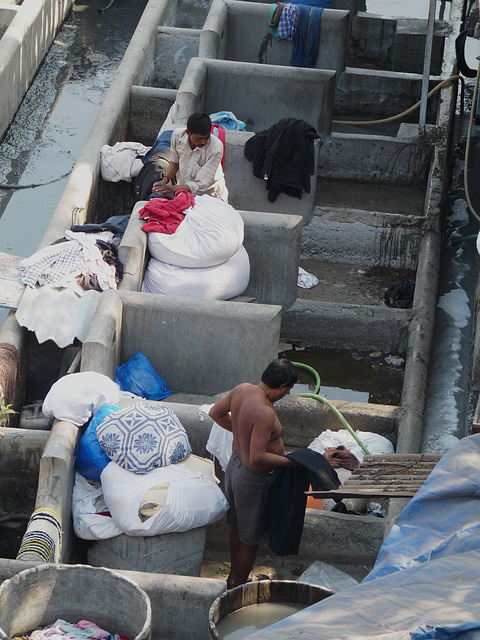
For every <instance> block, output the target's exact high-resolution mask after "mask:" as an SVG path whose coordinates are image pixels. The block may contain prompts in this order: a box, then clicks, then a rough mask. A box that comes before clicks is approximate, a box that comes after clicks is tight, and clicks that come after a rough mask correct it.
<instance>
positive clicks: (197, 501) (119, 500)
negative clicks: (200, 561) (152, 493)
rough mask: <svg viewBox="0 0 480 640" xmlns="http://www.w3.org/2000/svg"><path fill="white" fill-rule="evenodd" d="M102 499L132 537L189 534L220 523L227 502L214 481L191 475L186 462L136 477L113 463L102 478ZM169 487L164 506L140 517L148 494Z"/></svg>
mask: <svg viewBox="0 0 480 640" xmlns="http://www.w3.org/2000/svg"><path fill="white" fill-rule="evenodd" d="M101 481H102V488H103V497H104V499H105V503H106V505H107V507H108V509H109V511H110V514H111V516H112V519H113V521H114V522H115V524H116V525H117V526H118V527H119V528H120V529H121V530H122V531H123V532H124V533H127V534H128V535H131V536H153V535H157V534H160V533H172V532H174V531H189V530H190V529H195V528H196V527H204V526H205V525H207V524H210V523H212V522H216V521H217V520H220V518H222V517H223V516H224V515H225V513H226V512H227V509H228V502H227V500H226V498H225V496H224V495H223V492H222V490H221V489H220V488H219V487H218V486H217V483H216V482H215V480H214V479H213V478H211V477H209V476H206V475H203V474H202V473H197V474H195V473H192V472H191V471H189V470H188V469H187V468H186V465H185V464H184V463H183V462H179V463H177V464H174V465H168V466H167V467H160V468H158V469H154V470H153V471H150V472H149V473H147V474H145V475H142V476H140V475H137V474H135V473H131V472H130V471H126V470H125V469H122V468H121V467H119V466H118V465H117V464H115V463H114V462H111V463H110V464H108V465H107V466H106V467H105V469H104V470H103V471H102V475H101ZM166 483H168V492H167V496H166V500H165V504H164V505H163V506H162V507H161V508H160V509H159V510H158V511H157V512H156V513H155V514H154V515H152V516H151V517H150V518H148V519H147V520H145V521H142V518H141V517H140V515H139V509H140V508H141V505H142V502H143V498H144V496H145V493H146V492H147V491H148V490H149V489H151V488H153V487H158V486H161V485H165V484H166Z"/></svg>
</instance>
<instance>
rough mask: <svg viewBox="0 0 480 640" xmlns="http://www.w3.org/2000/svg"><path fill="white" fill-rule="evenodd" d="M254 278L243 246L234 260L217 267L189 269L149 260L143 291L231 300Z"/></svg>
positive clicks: (233, 257) (234, 256)
mask: <svg viewBox="0 0 480 640" xmlns="http://www.w3.org/2000/svg"><path fill="white" fill-rule="evenodd" d="M249 280H250V261H249V259H248V254H247V252H246V251H245V249H244V247H243V246H241V247H240V249H239V250H238V251H237V253H236V254H235V255H233V256H232V257H231V258H230V260H227V261H226V262H224V263H223V264H219V265H216V266H215V267H203V268H201V269H189V268H186V267H174V266H173V265H171V264H166V263H165V262H160V261H159V260H154V259H153V258H152V259H151V260H150V262H149V263H148V267H147V270H146V272H145V278H144V280H143V283H142V291H145V292H147V293H161V294H164V295H169V296H187V297H189V298H203V299H204V300H229V299H230V298H234V297H235V296H239V295H241V294H242V293H243V292H244V291H245V289H246V288H247V286H248V282H249Z"/></svg>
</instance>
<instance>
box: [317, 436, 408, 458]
mask: <svg viewBox="0 0 480 640" xmlns="http://www.w3.org/2000/svg"><path fill="white" fill-rule="evenodd" d="M355 433H356V434H357V435H358V437H359V438H360V440H361V441H362V442H363V444H364V445H365V446H366V447H367V449H368V450H369V451H370V453H371V454H372V455H380V454H381V453H395V449H394V448H393V444H392V443H391V442H390V440H387V438H384V437H383V436H381V435H379V434H378V433H371V432H370V431H356V432H355ZM341 444H343V445H344V446H345V447H346V448H347V449H350V451H351V452H352V453H353V454H354V455H355V456H356V457H357V458H358V459H359V460H360V462H361V461H362V460H363V458H364V456H365V453H364V451H363V449H362V448H361V447H360V446H359V445H358V444H357V442H356V440H355V438H354V437H353V436H352V435H350V433H349V431H348V430H347V429H340V430H339V431H330V429H327V430H326V431H324V432H323V433H321V434H320V435H319V436H318V437H317V438H315V440H313V441H312V442H311V443H310V444H309V445H308V448H309V449H313V450H314V451H318V453H323V452H324V451H325V449H327V448H328V447H338V446H339V445H341Z"/></svg>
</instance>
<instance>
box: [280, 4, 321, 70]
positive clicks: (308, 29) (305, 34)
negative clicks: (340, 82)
mask: <svg viewBox="0 0 480 640" xmlns="http://www.w3.org/2000/svg"><path fill="white" fill-rule="evenodd" d="M331 7H332V0H310V2H309V1H308V0H303V1H302V2H301V3H300V2H288V3H284V2H276V3H274V4H272V5H271V9H270V25H269V26H270V30H271V31H272V33H273V35H274V37H275V38H277V40H288V41H289V42H291V41H292V40H293V52H292V58H291V60H290V64H291V65H292V66H294V67H314V66H315V64H316V62H317V57H318V48H319V45H320V24H321V17H322V12H323V9H324V8H331Z"/></svg>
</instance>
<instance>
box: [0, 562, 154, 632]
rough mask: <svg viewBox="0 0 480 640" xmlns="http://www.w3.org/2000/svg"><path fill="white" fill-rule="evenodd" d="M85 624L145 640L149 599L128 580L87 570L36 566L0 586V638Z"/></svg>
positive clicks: (107, 572) (149, 617)
mask: <svg viewBox="0 0 480 640" xmlns="http://www.w3.org/2000/svg"><path fill="white" fill-rule="evenodd" d="M58 618H62V619H63V620H66V621H67V622H70V623H73V624H76V623H77V622H78V621H79V620H83V619H86V620H90V621H91V622H94V623H95V624H97V625H98V626H99V627H101V628H102V629H105V630H106V631H109V632H110V633H117V634H119V635H123V636H126V637H127V638H131V640H150V632H151V625H152V610H151V605H150V599H149V597H148V596H147V594H146V593H145V592H144V591H142V589H140V587H139V586H138V585H137V584H135V582H133V581H132V580H130V579H129V578H125V577H124V576H121V575H120V574H118V573H115V572H113V571H111V570H110V569H104V568H97V567H89V566H88V565H47V564H45V565H39V566H38V567H34V568H33V569H26V570H25V571H21V572H20V573H18V574H16V575H15V576H13V577H12V578H10V579H9V580H6V581H5V582H4V583H3V584H2V585H1V586H0V638H12V637H13V636H16V635H22V634H26V633H28V632H29V631H32V630H34V629H38V628H40V627H43V626H46V625H49V624H52V623H53V622H55V621H56V620H57V619H58Z"/></svg>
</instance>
